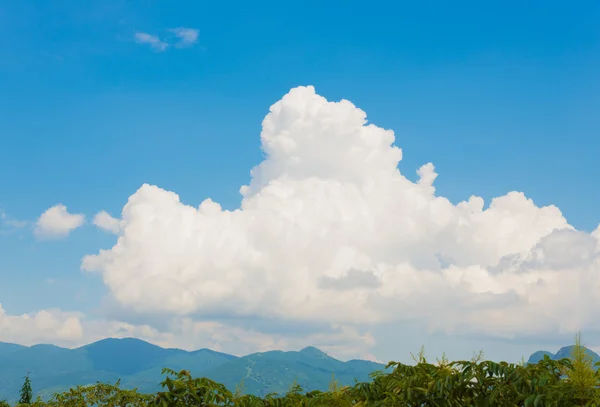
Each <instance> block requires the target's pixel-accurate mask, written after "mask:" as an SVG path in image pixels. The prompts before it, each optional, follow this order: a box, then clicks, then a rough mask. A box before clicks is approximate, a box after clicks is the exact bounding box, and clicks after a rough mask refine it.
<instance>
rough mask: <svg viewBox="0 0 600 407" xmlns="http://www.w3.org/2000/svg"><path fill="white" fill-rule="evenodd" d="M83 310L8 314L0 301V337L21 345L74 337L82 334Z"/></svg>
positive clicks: (73, 339)
mask: <svg viewBox="0 0 600 407" xmlns="http://www.w3.org/2000/svg"><path fill="white" fill-rule="evenodd" d="M81 318H82V314H81V313H76V312H62V311H60V310H57V309H48V310H41V311H38V312H35V313H28V314H22V315H16V316H15V315H13V316H11V315H8V314H7V313H6V311H5V310H4V309H3V308H2V304H0V341H1V342H13V343H19V344H23V345H35V344H38V343H47V342H48V341H51V342H55V343H63V342H72V341H77V340H79V339H81V338H82V336H83V328H82V326H81V320H80V319H81Z"/></svg>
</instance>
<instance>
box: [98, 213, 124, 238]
mask: <svg viewBox="0 0 600 407" xmlns="http://www.w3.org/2000/svg"><path fill="white" fill-rule="evenodd" d="M93 223H94V225H96V226H97V227H99V228H100V229H102V230H104V231H106V232H110V233H113V234H115V235H117V234H119V231H120V230H121V227H120V222H119V219H116V218H113V217H112V216H110V214H109V213H108V212H106V211H100V212H98V213H97V214H96V216H94V220H93Z"/></svg>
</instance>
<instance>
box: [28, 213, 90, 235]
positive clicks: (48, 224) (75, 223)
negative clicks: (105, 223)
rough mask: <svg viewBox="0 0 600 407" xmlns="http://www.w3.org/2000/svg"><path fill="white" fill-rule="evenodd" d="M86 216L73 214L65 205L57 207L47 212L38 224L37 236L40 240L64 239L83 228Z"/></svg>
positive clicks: (36, 228)
mask: <svg viewBox="0 0 600 407" xmlns="http://www.w3.org/2000/svg"><path fill="white" fill-rule="evenodd" d="M84 221H85V216H84V215H82V214H71V213H69V212H68V211H67V207H66V206H65V205H63V204H58V205H55V206H53V207H51V208H49V209H48V210H46V211H45V212H44V213H42V215H41V216H40V217H39V219H38V220H37V222H36V225H35V235H36V236H37V237H38V238H47V239H51V238H63V237H67V236H68V235H69V233H71V231H73V230H75V229H77V228H78V227H80V226H82V225H83V223H84Z"/></svg>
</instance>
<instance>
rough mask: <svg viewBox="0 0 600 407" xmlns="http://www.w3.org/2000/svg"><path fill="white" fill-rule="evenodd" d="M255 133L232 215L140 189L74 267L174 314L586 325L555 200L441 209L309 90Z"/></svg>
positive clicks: (434, 326)
mask: <svg viewBox="0 0 600 407" xmlns="http://www.w3.org/2000/svg"><path fill="white" fill-rule="evenodd" d="M262 126H263V129H262V133H261V141H262V149H263V150H264V152H265V154H266V158H265V160H264V161H263V162H262V163H260V165H258V166H257V167H255V168H254V169H253V170H252V172H251V175H252V179H251V182H250V184H249V185H248V186H243V187H242V188H241V189H240V192H241V193H242V195H243V201H242V204H241V207H240V208H239V209H237V210H234V211H226V210H222V209H221V207H220V205H219V204H218V203H216V202H213V201H212V200H210V199H207V200H205V201H204V202H202V203H201V204H200V206H199V207H198V208H195V207H192V206H187V205H184V204H182V203H181V202H180V201H179V197H178V196H177V194H175V193H174V192H170V191H166V190H163V189H161V188H159V187H157V186H152V185H143V186H142V187H141V188H140V189H139V190H138V191H137V192H135V193H134V194H133V195H132V196H131V197H130V198H129V201H128V203H127V205H126V206H125V207H124V209H123V212H122V220H121V221H120V237H119V239H118V241H117V243H116V244H115V246H114V247H113V248H112V249H110V250H102V251H100V253H98V254H97V255H90V256H86V257H85V258H84V259H83V262H82V268H83V269H84V270H88V271H96V272H99V273H101V274H102V277H103V281H104V282H105V284H106V285H107V286H108V288H109V289H110V291H111V293H112V295H113V296H114V298H115V299H116V300H117V301H118V302H119V303H120V304H122V306H124V307H127V308H129V309H131V310H134V311H135V312H139V313H146V314H147V313H165V312H166V313H169V314H171V315H173V317H174V318H188V317H191V316H194V318H209V319H210V318H211V317H212V316H215V315H221V316H223V315H228V316H230V317H231V316H238V317H239V316H243V317H256V318H275V319H281V320H288V321H297V322H303V321H304V322H308V323H315V324H318V323H326V324H336V325H339V326H343V327H346V328H345V329H349V330H351V329H358V328H359V327H365V326H367V327H368V326H377V325H378V324H385V325H386V326H397V327H398V329H402V327H403V326H406V324H410V323H413V322H414V321H419V323H421V324H423V325H424V326H425V327H426V328H427V329H428V330H429V332H444V333H446V334H448V335H451V334H454V333H460V334H461V335H463V334H468V333H471V334H477V335H483V336H485V337H494V338H514V337H519V336H532V335H547V334H551V333H555V332H575V331H577V330H579V329H585V328H586V327H593V326H595V325H597V324H598V322H600V320H599V318H598V317H596V316H595V315H594V313H593V310H594V309H597V307H598V306H600V299H599V298H598V296H597V295H596V294H595V293H596V292H597V291H598V290H599V289H600V279H598V272H599V271H600V242H599V240H598V238H599V236H600V229H598V230H597V231H595V232H594V234H593V235H590V234H587V233H584V232H578V231H575V230H574V228H573V227H571V226H570V225H569V224H568V222H567V221H566V219H565V218H564V217H563V215H562V213H561V212H560V210H559V209H558V208H556V207H555V206H546V207H538V206H536V205H535V203H534V202H533V201H532V200H531V199H528V198H527V197H526V196H525V195H524V194H523V193H521V192H510V193H508V194H506V195H504V196H500V197H497V198H495V199H493V200H492V201H491V202H490V205H489V207H487V208H484V201H483V199H482V198H480V197H476V196H472V197H470V198H469V199H468V200H467V201H464V202H460V203H458V204H457V205H453V204H452V203H451V202H450V201H449V200H448V199H446V198H444V197H440V196H436V195H435V187H434V186H433V182H434V180H435V178H436V177H437V174H436V173H435V169H434V166H433V165H432V164H431V163H429V164H426V165H424V166H423V167H421V168H420V169H419V170H418V175H419V180H418V181H417V182H416V183H413V182H411V181H410V180H408V179H407V178H405V177H404V176H403V175H402V174H401V173H400V172H399V170H398V169H397V165H398V162H399V161H400V160H401V158H402V152H401V150H400V149H399V148H398V147H395V146H393V142H394V133H393V132H392V131H390V130H384V129H381V128H379V127H376V126H374V125H372V124H370V125H367V124H366V114H365V113H364V112H363V111H362V110H360V109H358V108H356V107H355V106H354V105H353V104H352V103H350V102H349V101H345V100H342V101H341V102H338V103H333V102H328V101H327V100H325V99H324V98H323V97H321V96H319V95H317V94H316V93H315V91H314V88H312V87H299V88H295V89H292V90H291V91H290V92H289V93H288V94H287V95H285V96H284V97H283V99H282V100H280V101H279V102H277V103H275V104H274V105H273V106H271V110H270V113H269V114H268V115H267V117H266V118H265V119H264V121H263V123H262ZM156 298H160V299H161V301H156ZM357 332H358V331H357ZM361 332H362V331H361ZM363 334H364V335H366V334H368V332H367V333H363ZM377 339H378V338H375V339H374V341H375V340H377ZM367 342H368V341H367ZM367 342H364V341H363V343H362V345H361V346H363V348H361V349H363V350H365V349H367V348H368V346H371V345H368V344H367ZM272 345H273V346H274V347H276V345H277V344H276V343H274V344H272ZM365 346H366V348H365Z"/></svg>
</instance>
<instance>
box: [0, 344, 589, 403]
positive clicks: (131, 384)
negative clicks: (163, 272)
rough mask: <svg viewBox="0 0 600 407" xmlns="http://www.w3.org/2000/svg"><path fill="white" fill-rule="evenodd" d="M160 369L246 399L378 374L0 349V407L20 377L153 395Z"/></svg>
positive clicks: (101, 352) (316, 360)
mask: <svg viewBox="0 0 600 407" xmlns="http://www.w3.org/2000/svg"><path fill="white" fill-rule="evenodd" d="M572 349H573V346H565V347H563V348H561V349H560V350H559V351H558V352H557V353H556V354H552V353H551V352H548V351H537V352H535V353H533V354H532V355H531V356H530V357H529V360H528V361H527V363H537V362H538V361H540V360H541V359H543V358H544V355H548V356H550V358H551V359H561V358H564V357H569V355H570V354H571V352H572ZM586 351H587V352H588V354H590V355H591V356H592V359H593V363H596V362H598V361H600V356H599V355H598V354H596V353H595V352H593V351H591V350H589V349H586ZM164 367H168V368H171V369H173V370H175V371H180V370H182V369H186V370H189V371H190V372H191V374H192V376H194V377H201V376H204V377H208V378H210V379H212V380H214V381H216V382H219V383H222V384H224V385H225V386H227V387H228V388H229V389H230V390H232V391H234V390H235V389H236V386H238V385H240V384H241V382H242V380H243V385H244V387H243V390H244V392H245V393H248V394H255V395H257V396H261V397H262V396H264V395H266V394H268V393H272V392H276V393H279V394H282V393H285V392H286V391H287V390H289V388H290V386H291V385H292V384H293V383H294V381H295V382H296V383H298V384H299V385H301V386H302V388H303V389H304V390H327V388H328V387H329V383H330V382H331V378H332V375H335V379H336V380H338V381H339V383H340V384H342V385H352V384H354V383H355V381H359V382H365V381H369V380H370V376H369V374H370V373H373V372H375V371H383V370H384V369H385V365H383V364H380V363H375V362H370V361H366V360H350V361H347V362H342V361H340V360H337V359H335V358H333V357H331V356H329V355H327V354H326V353H324V352H322V351H320V350H319V349H317V348H314V347H307V348H304V349H302V350H300V351H291V352H283V351H277V350H275V351H269V352H261V353H253V354H250V355H247V356H242V357H238V356H234V355H229V354H226V353H221V352H215V351H212V350H210V349H199V350H196V351H191V352H189V351H185V350H181V349H165V348H161V347H160V346H156V345H152V344H150V343H148V342H145V341H142V340H139V339H135V338H124V339H113V338H108V339H103V340H101V341H98V342H94V343H91V344H89V345H86V346H82V347H80V348H77V349H66V348H61V347H58V346H54V345H34V346H29V347H28V346H22V345H16V344H11V343H3V342H0V400H3V399H6V400H8V401H9V402H10V403H14V402H16V401H17V399H18V397H19V390H20V388H21V385H22V384H23V377H24V376H25V375H26V374H29V377H30V378H31V381H32V387H33V392H34V398H35V397H37V395H40V396H41V397H42V398H43V399H48V398H49V397H50V396H51V395H52V394H53V393H56V392H62V391H65V390H68V389H69V388H71V387H75V386H77V385H87V384H94V383H96V382H97V381H100V382H103V383H108V382H110V383H115V382H116V381H117V380H118V379H121V387H122V388H137V389H138V390H139V391H140V392H141V393H155V392H157V391H160V390H161V387H160V382H161V381H162V380H164V376H163V375H162V374H161V370H162V368H164Z"/></svg>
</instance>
